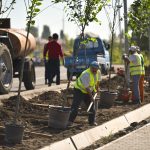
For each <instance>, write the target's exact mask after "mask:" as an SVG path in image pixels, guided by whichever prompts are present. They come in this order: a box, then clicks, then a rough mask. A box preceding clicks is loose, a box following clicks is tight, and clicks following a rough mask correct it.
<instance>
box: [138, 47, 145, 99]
mask: <svg viewBox="0 0 150 150" xmlns="http://www.w3.org/2000/svg"><path fill="white" fill-rule="evenodd" d="M136 48H137V53H138V54H139V55H140V57H141V64H142V74H141V77H140V81H139V90H140V98H141V102H143V101H144V77H145V67H144V57H143V55H142V54H141V51H140V48H139V47H138V46H136Z"/></svg>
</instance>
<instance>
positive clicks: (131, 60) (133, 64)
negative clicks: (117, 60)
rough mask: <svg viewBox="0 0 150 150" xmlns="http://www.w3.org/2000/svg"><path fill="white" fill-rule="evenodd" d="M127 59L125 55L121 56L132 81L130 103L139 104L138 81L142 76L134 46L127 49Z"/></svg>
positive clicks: (138, 57)
mask: <svg viewBox="0 0 150 150" xmlns="http://www.w3.org/2000/svg"><path fill="white" fill-rule="evenodd" d="M129 54H130V55H129V57H127V56H126V55H124V56H123V59H124V60H125V61H126V62H127V64H129V68H130V75H131V79H132V81H133V87H132V101H133V103H134V104H140V103H141V99H140V92H139V81H140V77H141V74H142V64H141V57H140V55H139V54H138V53H137V48H136V46H131V47H130V48H129Z"/></svg>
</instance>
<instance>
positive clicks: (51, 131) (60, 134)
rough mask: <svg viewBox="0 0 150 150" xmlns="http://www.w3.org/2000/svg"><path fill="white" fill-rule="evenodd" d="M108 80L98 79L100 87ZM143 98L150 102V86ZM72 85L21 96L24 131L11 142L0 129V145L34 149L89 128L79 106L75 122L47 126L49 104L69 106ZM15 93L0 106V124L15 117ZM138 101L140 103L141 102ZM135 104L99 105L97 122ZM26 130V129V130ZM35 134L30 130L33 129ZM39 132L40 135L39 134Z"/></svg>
mask: <svg viewBox="0 0 150 150" xmlns="http://www.w3.org/2000/svg"><path fill="white" fill-rule="evenodd" d="M109 84H110V85H111V89H112V90H115V89H117V88H118V86H123V85H124V79H123V77H115V78H113V79H112V80H111V82H110V83H109ZM107 85H108V81H102V82H101V89H106V88H107ZM145 91H146V92H145V101H144V102H143V104H142V105H145V104H147V103H149V101H150V100H149V98H148V97H149V96H150V88H149V87H145ZM72 93H73V89H71V88H70V89H69V91H66V90H62V91H61V92H59V91H49V92H46V93H43V94H41V95H39V96H37V97H35V98H33V99H31V100H30V101H26V100H24V99H23V98H21V101H20V109H19V117H18V121H19V122H21V123H23V124H24V125H25V126H26V128H25V134H24V136H23V142H22V144H17V145H12V144H11V145H10V144H7V143H6V142H5V141H4V136H5V133H4V131H3V130H0V148H2V149H6V150H7V149H26V150H31V149H32V150H37V149H38V148H41V147H44V146H46V145H49V144H51V143H53V142H56V141H59V140H62V139H64V138H67V137H70V136H72V135H75V134H77V133H80V132H83V131H85V130H87V129H90V128H92V127H91V126H89V125H88V121H87V118H88V117H87V113H86V111H85V110H84V109H81V110H80V112H79V115H78V117H77V118H76V120H75V124H74V126H71V127H67V128H66V129H55V128H50V127H48V118H49V107H48V106H49V105H56V106H58V105H59V106H62V105H64V106H68V105H69V104H70V102H68V101H67V100H66V99H67V95H69V97H70V99H71V97H72ZM16 100H17V98H16V97H11V98H10V99H8V100H4V101H3V106H1V107H0V126H4V124H5V123H7V122H10V121H12V120H13V118H14V113H15V108H16ZM142 105H141V106H142ZM137 107H140V106H137V105H132V104H131V103H125V104H124V103H122V102H121V100H119V102H118V101H116V102H115V103H114V105H113V106H112V107H111V108H109V109H107V108H99V109H98V111H97V123H98V125H101V124H103V123H104V122H107V121H109V120H111V119H113V118H116V117H118V116H120V115H122V114H124V113H127V112H129V111H132V110H134V109H136V108H137ZM27 131H28V132H27ZM30 132H31V133H30ZM33 132H34V133H38V134H32V133H33ZM40 134H41V135H40Z"/></svg>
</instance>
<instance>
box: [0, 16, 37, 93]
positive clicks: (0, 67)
mask: <svg viewBox="0 0 150 150" xmlns="http://www.w3.org/2000/svg"><path fill="white" fill-rule="evenodd" d="M26 36H27V32H26V31H24V30H18V29H11V28H10V19H0V94H7V93H9V91H10V90H11V88H12V82H13V78H19V77H20V72H21V62H22V59H23V57H24V54H25V56H26V57H25V63H24V71H23V80H22V82H24V86H25V88H26V89H27V90H31V89H34V88H35V82H36V77H35V67H34V63H33V61H32V59H30V58H28V57H27V56H28V55H29V54H30V53H31V52H32V51H33V50H34V49H35V46H36V41H35V38H34V37H33V35H31V34H29V38H28V41H27V49H26V52H25V43H26Z"/></svg>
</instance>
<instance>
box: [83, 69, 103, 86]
mask: <svg viewBox="0 0 150 150" xmlns="http://www.w3.org/2000/svg"><path fill="white" fill-rule="evenodd" d="M100 77H101V74H100V71H98V81H100ZM80 80H81V82H82V84H83V86H84V87H85V88H88V87H89V86H90V84H89V83H90V75H89V73H85V74H83V75H82V77H81V78H80ZM94 80H95V81H96V74H95V75H94Z"/></svg>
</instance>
